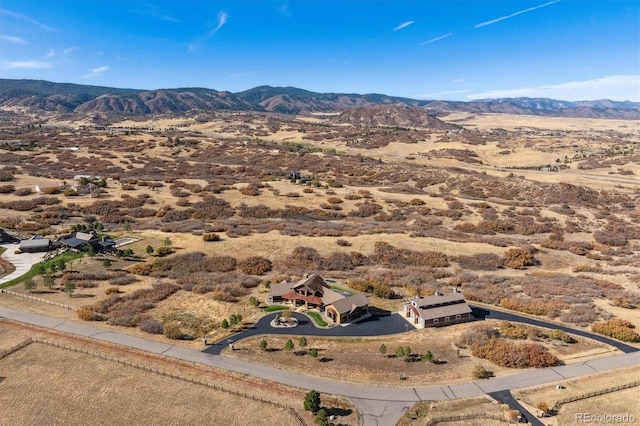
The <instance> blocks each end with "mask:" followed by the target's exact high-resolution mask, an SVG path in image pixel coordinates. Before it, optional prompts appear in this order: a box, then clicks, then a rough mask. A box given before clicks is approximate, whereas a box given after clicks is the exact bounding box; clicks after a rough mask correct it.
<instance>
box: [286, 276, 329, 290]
mask: <svg viewBox="0 0 640 426" xmlns="http://www.w3.org/2000/svg"><path fill="white" fill-rule="evenodd" d="M291 288H292V289H300V288H306V289H307V290H308V291H312V292H317V291H319V292H320V293H324V292H325V289H329V285H328V284H327V283H326V282H325V281H324V280H323V279H322V277H321V276H320V275H318V274H311V275H310V276H308V277H307V278H303V279H301V280H300V281H298V282H296V283H294V284H292V285H291Z"/></svg>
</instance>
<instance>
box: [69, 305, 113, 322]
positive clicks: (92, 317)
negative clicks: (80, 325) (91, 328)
mask: <svg viewBox="0 0 640 426" xmlns="http://www.w3.org/2000/svg"><path fill="white" fill-rule="evenodd" d="M76 316H77V317H78V318H79V319H81V320H83V321H104V320H106V319H107V318H106V316H105V315H103V314H99V313H98V312H95V311H93V310H91V309H86V308H80V309H78V310H77V311H76Z"/></svg>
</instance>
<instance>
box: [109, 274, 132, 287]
mask: <svg viewBox="0 0 640 426" xmlns="http://www.w3.org/2000/svg"><path fill="white" fill-rule="evenodd" d="M136 281H138V279H137V278H136V277H134V276H132V275H123V276H121V277H115V278H111V279H110V280H109V284H111V285H127V284H132V283H134V282H136ZM112 288H113V287H112Z"/></svg>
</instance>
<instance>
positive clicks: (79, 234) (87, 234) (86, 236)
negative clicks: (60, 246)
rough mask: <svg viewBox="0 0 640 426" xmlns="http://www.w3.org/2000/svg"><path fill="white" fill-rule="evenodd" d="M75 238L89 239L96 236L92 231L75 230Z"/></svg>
mask: <svg viewBox="0 0 640 426" xmlns="http://www.w3.org/2000/svg"><path fill="white" fill-rule="evenodd" d="M76 238H77V239H79V240H83V241H91V240H93V239H94V238H98V237H96V234H94V233H92V232H76Z"/></svg>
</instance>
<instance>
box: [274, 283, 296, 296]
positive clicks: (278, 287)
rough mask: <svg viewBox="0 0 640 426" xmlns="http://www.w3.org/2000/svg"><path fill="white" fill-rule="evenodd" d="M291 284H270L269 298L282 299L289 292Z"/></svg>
mask: <svg viewBox="0 0 640 426" xmlns="http://www.w3.org/2000/svg"><path fill="white" fill-rule="evenodd" d="M292 285H293V284H292V283H290V282H287V281H286V280H285V281H280V282H279V283H275V284H271V287H270V289H271V296H272V297H282V296H283V295H284V294H285V293H287V292H289V291H290V290H291V286H292Z"/></svg>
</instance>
